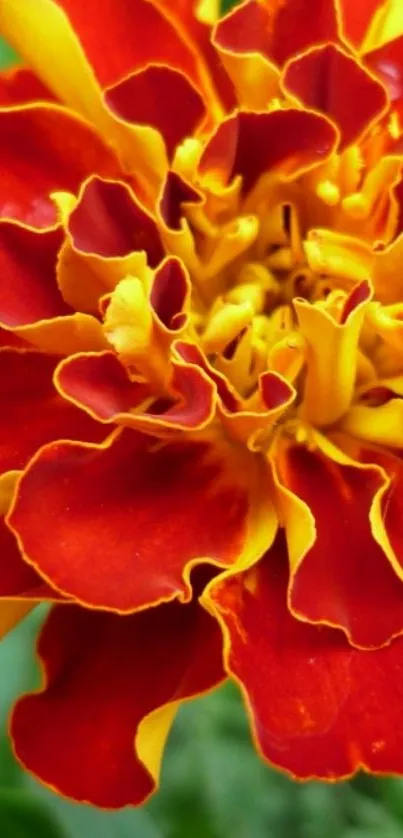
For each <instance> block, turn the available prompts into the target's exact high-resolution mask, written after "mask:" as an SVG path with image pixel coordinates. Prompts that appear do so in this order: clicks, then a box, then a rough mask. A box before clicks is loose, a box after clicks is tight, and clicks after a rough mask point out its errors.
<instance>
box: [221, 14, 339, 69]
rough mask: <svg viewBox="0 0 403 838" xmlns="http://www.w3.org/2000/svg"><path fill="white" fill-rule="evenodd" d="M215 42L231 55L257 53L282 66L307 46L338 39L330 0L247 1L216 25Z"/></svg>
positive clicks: (335, 17)
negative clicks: (232, 53) (231, 52)
mask: <svg viewBox="0 0 403 838" xmlns="http://www.w3.org/2000/svg"><path fill="white" fill-rule="evenodd" d="M216 39H217V40H218V41H219V42H220V44H222V45H225V47H226V49H227V50H232V51H233V52H243V53H247V52H249V53H252V52H260V53H262V54H263V55H266V56H267V57H268V58H269V59H270V60H271V61H273V62H274V63H275V64H278V65H282V64H284V62H285V61H286V60H287V58H289V57H290V56H291V55H294V54H295V53H297V52H301V51H302V50H304V49H306V48H307V47H308V46H310V44H316V43H320V42H322V41H335V40H337V39H338V25H337V16H336V9H335V5H334V2H333V0H311V2H309V3H306V2H305V0H274V2H269V3H266V2H265V3H261V2H260V0H246V2H244V3H241V4H240V5H239V6H236V7H235V9H233V10H232V11H231V12H230V13H229V14H228V15H227V16H226V17H224V18H223V19H222V20H221V21H220V22H219V24H218V27H217V30H216Z"/></svg>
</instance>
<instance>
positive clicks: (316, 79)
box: [283, 44, 387, 147]
mask: <svg viewBox="0 0 403 838" xmlns="http://www.w3.org/2000/svg"><path fill="white" fill-rule="evenodd" d="M283 84H284V87H285V88H286V90H288V91H290V93H291V94H295V95H296V96H297V97H298V99H300V100H301V101H302V102H303V104H304V105H306V106H307V107H308V108H314V109H315V110H318V111H321V113H323V114H325V115H326V116H329V117H330V118H331V119H332V120H333V121H334V122H335V123H336V125H337V126H338V128H339V129H340V131H341V147H344V146H347V145H350V144H351V143H353V142H356V141H357V139H358V138H359V137H360V136H361V135H362V134H363V133H364V132H365V131H367V130H368V129H369V128H370V127H371V125H373V123H374V121H376V120H377V119H379V117H380V116H381V115H382V113H383V112H384V111H385V109H386V107H387V98H386V93H385V90H384V87H383V85H382V84H380V82H377V81H376V80H375V79H374V78H373V77H372V76H370V75H369V73H367V72H366V71H365V70H364V68H363V67H361V66H360V65H359V64H358V63H357V61H356V59H355V58H353V57H350V56H349V55H347V53H345V52H344V51H343V50H341V49H340V48H339V47H336V46H335V45H334V44H326V45H325V46H319V47H315V48H314V49H312V50H310V51H309V52H307V53H305V54H304V55H301V56H299V57H298V58H294V59H293V60H291V61H290V62H289V63H288V64H287V66H286V68H285V71H284V76H283Z"/></svg>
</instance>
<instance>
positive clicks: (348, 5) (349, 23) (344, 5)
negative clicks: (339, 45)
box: [334, 0, 383, 48]
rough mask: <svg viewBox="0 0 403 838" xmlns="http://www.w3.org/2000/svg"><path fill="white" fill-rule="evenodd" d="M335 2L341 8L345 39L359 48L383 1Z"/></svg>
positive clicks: (353, 0) (343, 0)
mask: <svg viewBox="0 0 403 838" xmlns="http://www.w3.org/2000/svg"><path fill="white" fill-rule="evenodd" d="M334 2H336V3H337V6H338V8H339V13H340V18H341V29H342V33H343V35H344V37H345V38H346V39H347V41H348V42H349V43H351V44H352V45H353V46H354V47H358V48H359V47H360V46H361V44H362V42H363V40H364V37H365V34H366V32H367V30H368V29H369V26H370V23H371V20H372V18H373V16H374V15H375V12H377V11H378V9H379V8H380V7H381V5H382V3H383V0H365V3H356V2H355V0H334Z"/></svg>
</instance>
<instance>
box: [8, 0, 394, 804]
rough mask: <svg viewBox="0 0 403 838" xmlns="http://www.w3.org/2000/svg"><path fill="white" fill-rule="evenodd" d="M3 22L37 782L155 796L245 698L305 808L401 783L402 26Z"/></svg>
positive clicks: (17, 504) (14, 486)
mask: <svg viewBox="0 0 403 838" xmlns="http://www.w3.org/2000/svg"><path fill="white" fill-rule="evenodd" d="M217 6H218V4H217V3H216V2H214V0H204V2H202V3H197V2H195V0H177V2H176V3H174V4H171V3H169V2H168V0H97V2H92V0H91V2H87V3H82V2H79V0H57V2H56V0H35V3H33V2H31V0H0V21H1V28H2V32H3V34H4V36H5V37H6V38H7V39H8V40H9V41H10V42H11V43H12V44H13V45H14V47H15V48H16V49H17V51H18V52H19V53H20V55H21V56H22V58H23V60H24V66H23V67H18V68H17V69H15V70H13V71H12V72H8V73H5V74H4V73H3V75H2V76H1V77H0V104H1V108H0V146H1V155H0V173H1V179H0V183H1V186H0V190H1V192H0V194H1V198H0V215H1V221H0V269H1V286H0V326H1V332H0V337H1V349H0V368H1V374H0V392H1V399H2V405H3V409H2V413H1V418H0V424H1V426H2V445H1V449H0V457H1V476H0V503H1V514H2V518H1V528H0V539H1V560H0V596H1V601H0V624H1V629H2V631H3V632H5V631H7V630H8V629H10V628H11V627H12V626H13V625H15V623H16V622H18V621H19V620H20V619H21V618H22V617H23V616H24V615H25V614H26V613H27V612H28V611H29V610H30V609H31V608H33V607H34V606H35V604H36V603H38V602H41V601H48V602H50V603H52V608H51V611H50V615H49V617H48V619H47V621H46V623H45V626H44V628H43V629H42V632H41V635H40V638H39V642H38V654H39V657H40V661H41V664H42V669H43V684H42V687H41V690H40V691H39V692H36V693H33V694H31V695H27V696H24V697H22V698H21V699H20V700H19V701H18V702H17V705H16V707H15V709H14V712H13V716H12V720H11V734H12V738H13V742H14V748H15V752H16V754H17V757H18V759H19V760H20V761H21V763H22V764H23V765H24V766H25V767H26V768H27V769H28V770H29V771H31V772H33V773H34V774H35V775H36V776H37V777H39V779H40V780H42V781H43V782H44V783H46V784H48V785H49V786H51V787H52V788H54V789H56V790H58V791H59V792H61V793H63V794H65V795H67V796H70V797H72V798H75V799H77V800H86V801H90V802H91V803H93V804H96V805H98V806H105V807H112V808H113V807H119V806H124V805H127V804H132V805H133V804H139V803H141V802H143V801H144V800H145V799H146V798H147V797H148V796H149V795H150V794H151V793H152V791H153V790H154V789H155V788H156V785H157V783H158V775H159V768H160V762H161V756H162V751H163V748H164V743H165V740H166V737H167V734H168V731H169V728H170V726H171V724H172V721H173V718H174V716H175V712H176V710H177V709H178V707H179V706H180V704H181V703H182V702H183V701H185V700H188V699H189V698H191V697H192V696H195V695H198V694H201V693H203V692H206V691H208V690H211V689H212V688H213V687H215V686H217V685H218V684H220V683H221V682H222V681H223V680H224V679H225V678H226V677H229V678H232V679H234V680H235V681H236V682H237V683H238V684H239V686H240V688H241V691H242V694H243V696H244V698H245V704H246V709H247V712H248V714H249V717H250V720H251V725H252V730H253V736H254V740H255V742H256V746H257V748H258V750H259V752H260V753H261V755H262V756H263V758H264V759H266V760H267V761H269V762H270V763H273V764H275V765H276V766H279V767H280V768H282V769H284V770H285V771H287V772H289V773H290V774H291V775H292V776H295V777H298V778H301V779H306V778H310V777H317V778H323V779H330V780H334V779H338V778H344V777H348V776H350V775H352V774H353V773H354V772H356V771H357V770H359V769H362V768H363V769H365V770H367V771H372V772H376V773H385V772H398V773H403V724H402V720H401V712H400V708H401V703H402V701H403V523H402V511H403V460H402V450H403V280H402V265H403V187H402V183H403V181H402V161H403V129H402V127H401V125H402V119H403V58H402V56H403V18H402V15H401V11H399V9H400V6H399V4H397V3H395V2H393V0H386V2H384V0H360V1H359V0H351V1H350V0H333V2H329V0H310V2H309V3H306V2H304V0H245V2H243V3H241V5H239V6H237V7H236V8H235V9H233V10H232V11H231V12H230V13H228V14H227V15H226V16H225V17H223V18H221V19H220V18H219V10H218V8H217Z"/></svg>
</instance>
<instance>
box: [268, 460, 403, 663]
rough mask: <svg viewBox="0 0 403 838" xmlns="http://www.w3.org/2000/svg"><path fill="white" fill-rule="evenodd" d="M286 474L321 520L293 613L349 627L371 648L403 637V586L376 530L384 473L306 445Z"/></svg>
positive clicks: (354, 638)
mask: <svg viewBox="0 0 403 838" xmlns="http://www.w3.org/2000/svg"><path fill="white" fill-rule="evenodd" d="M279 470H280V477H281V479H282V481H283V483H284V484H285V485H286V486H287V487H288V488H289V489H290V490H291V491H292V492H294V493H295V494H296V495H297V496H298V497H299V498H301V499H302V500H303V501H304V502H305V503H306V504H307V505H308V507H309V508H310V510H311V511H312V513H313V515H314V518H315V522H316V541H315V544H314V545H313V547H312V548H311V549H310V550H309V551H308V552H307V554H306V555H305V557H304V558H303V559H302V561H301V563H300V564H299V565H298V567H297V568H296V570H295V575H294V577H293V579H292V584H291V590H290V601H291V607H292V608H293V609H295V611H296V612H297V613H298V614H301V615H303V617H304V618H306V619H308V620H312V621H313V622H319V623H320V622H324V623H328V624H330V625H333V626H337V627H340V628H343V629H344V630H345V631H346V633H347V635H348V637H349V639H350V641H351V642H352V643H353V644H354V645H357V646H362V647H364V648H371V647H376V646H380V645H382V644H384V643H387V642H388V641H389V640H390V638H391V637H392V636H393V635H396V634H398V633H400V632H403V582H402V580H401V579H399V578H398V576H397V575H396V573H395V571H394V569H393V567H392V565H391V564H390V562H389V560H388V558H387V557H386V555H385V553H384V552H383V550H382V548H381V547H380V546H379V545H378V544H377V542H376V541H375V539H374V536H373V535H372V532H371V523H370V510H371V506H372V503H373V501H374V497H375V495H376V494H377V492H379V491H380V490H381V489H382V487H383V486H384V481H383V479H382V476H381V474H380V472H379V470H378V469H376V468H373V469H371V468H370V467H368V469H360V468H355V467H354V466H349V465H340V464H338V463H336V462H334V461H332V460H330V459H328V458H327V457H325V456H324V455H322V454H320V453H319V452H310V451H308V450H307V449H305V448H303V447H302V446H293V447H290V448H289V449H288V451H287V453H286V454H285V456H284V459H283V461H282V462H281V463H280V464H279ZM386 603H387V605H386Z"/></svg>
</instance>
